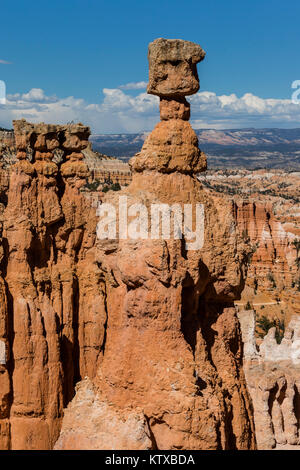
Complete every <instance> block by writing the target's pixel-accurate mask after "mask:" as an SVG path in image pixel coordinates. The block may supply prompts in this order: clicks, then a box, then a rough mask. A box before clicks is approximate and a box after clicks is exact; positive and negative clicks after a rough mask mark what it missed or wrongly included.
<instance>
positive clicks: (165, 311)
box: [56, 39, 255, 449]
mask: <svg viewBox="0 0 300 470" xmlns="http://www.w3.org/2000/svg"><path fill="white" fill-rule="evenodd" d="M203 58H204V52H203V50H202V49H201V47H200V46H198V45H197V44H193V43H190V42H187V41H182V40H167V39H157V40H156V41H154V42H153V43H151V44H150V45H149V66H150V73H149V86H148V92H149V93H154V94H156V95H158V96H159V97H160V112H161V122H160V123H159V124H157V125H156V127H155V129H154V130H153V132H152V133H151V134H150V135H149V136H148V138H147V139H146V141H145V143H144V145H143V148H142V150H141V152H140V153H139V154H137V155H136V156H135V157H134V158H133V159H132V160H131V162H130V166H131V169H132V171H133V180H132V183H131V184H130V186H129V187H127V188H126V189H123V190H122V191H121V192H118V193H113V192H109V193H107V195H106V197H105V199H104V201H103V202H107V203H110V204H113V205H114V206H115V207H116V208H117V207H118V205H119V201H120V199H119V197H120V196H126V197H127V204H128V207H129V206H132V205H133V204H140V203H142V204H143V205H144V206H146V207H147V208H148V213H150V212H149V211H150V210H151V204H154V203H160V204H168V205H172V204H178V205H179V206H180V207H183V205H184V204H190V205H192V206H193V208H195V206H196V204H197V203H198V204H203V205H204V213H205V225H204V227H205V231H204V245H203V247H202V248H199V249H194V250H192V249H191V250H190V249H187V245H186V242H187V241H188V240H187V235H185V237H184V238H183V239H174V237H171V238H170V239H163V238H158V239H151V237H148V238H146V239H131V238H130V237H127V238H126V236H125V237H124V236H123V237H121V238H118V236H117V237H116V240H99V241H98V243H97V252H98V255H97V256H98V263H99V265H100V266H101V269H102V272H103V277H104V279H105V303H106V309H107V324H106V330H105V341H104V343H103V347H102V358H101V359H100V363H99V367H98V371H97V374H96V376H95V378H94V380H92V381H91V380H88V379H86V380H84V381H82V382H81V383H79V384H78V385H77V393H76V395H75V397H74V399H73V400H72V402H71V403H70V404H69V406H68V408H67V409H66V410H65V413H64V421H63V426H62V432H61V435H60V438H59V440H58V442H57V443H56V448H57V449H74V448H78V449H252V448H254V447H255V438H254V431H253V420H252V411H251V408H250V405H249V397H248V393H247V390H246V385H245V379H244V374H243V370H242V357H241V354H242V349H241V337H240V331H239V325H238V320H237V317H236V312H235V309H234V307H233V300H234V299H236V298H238V296H239V295H240V292H241V290H242V289H243V282H244V276H245V267H246V255H247V251H246V248H245V245H244V244H243V242H242V240H241V239H240V238H239V235H238V233H237V231H236V220H235V212H234V206H233V204H228V203H227V202H226V201H224V200H223V199H222V198H221V197H220V198H216V199H214V198H213V197H212V196H211V195H210V194H209V193H208V192H206V191H205V190H204V189H203V187H202V185H201V184H200V182H199V181H198V179H197V174H198V173H199V172H201V171H203V170H205V168H206V157H205V155H204V154H203V153H202V152H201V151H200V150H199V148H198V141H197V137H196V134H195V133H194V131H193V130H192V128H191V126H190V124H189V122H188V119H189V115H190V106H189V104H188V102H187V101H186V99H185V96H188V95H190V94H193V93H195V92H197V90H198V89H199V81H198V75H197V69H196V64H197V63H198V62H199V61H201V60H202V59H203Z"/></svg>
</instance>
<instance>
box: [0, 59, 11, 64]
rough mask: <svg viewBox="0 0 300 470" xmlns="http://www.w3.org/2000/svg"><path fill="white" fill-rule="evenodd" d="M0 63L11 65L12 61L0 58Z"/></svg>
mask: <svg viewBox="0 0 300 470" xmlns="http://www.w3.org/2000/svg"><path fill="white" fill-rule="evenodd" d="M0 64H5V65H9V64H11V62H8V61H7V60H1V59H0Z"/></svg>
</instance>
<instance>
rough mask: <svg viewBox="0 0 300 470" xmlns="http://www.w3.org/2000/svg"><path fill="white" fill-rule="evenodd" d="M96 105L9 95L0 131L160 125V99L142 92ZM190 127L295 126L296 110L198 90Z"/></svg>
mask: <svg viewBox="0 0 300 470" xmlns="http://www.w3.org/2000/svg"><path fill="white" fill-rule="evenodd" d="M103 94H104V98H103V100H102V102H101V103H94V104H89V103H87V102H86V101H85V100H83V99H81V98H75V97H73V96H69V97H66V98H58V97H57V96H47V95H46V94H45V92H44V91H43V90H42V89H39V88H33V89H31V90H30V91H29V92H28V93H23V94H19V93H17V94H14V95H8V96H7V100H6V104H5V105H0V126H3V127H11V121H12V120H13V119H20V118H22V117H24V118H25V119H27V120H29V121H32V122H40V121H44V122H53V123H66V122H68V121H81V122H84V123H86V124H88V125H90V126H91V129H92V131H93V132H96V133H123V132H142V131H144V130H151V129H153V127H154V125H155V123H157V122H158V120H159V110H158V108H159V106H158V102H159V99H158V98H157V97H156V96H153V95H148V94H147V93H146V92H144V91H143V92H141V93H139V94H138V95H137V96H132V95H131V94H129V93H126V92H125V91H124V90H123V89H122V90H121V89H120V88H105V89H104V90H103ZM189 100H190V102H191V124H192V125H193V127H194V128H216V129H226V128H227V129H228V128H242V127H299V122H300V105H297V104H295V103H293V102H292V101H291V100H288V99H272V98H270V99H263V98H260V97H258V96H255V95H253V94H251V93H246V94H245V95H244V96H242V97H238V96H237V95H235V94H231V95H220V96H217V95H216V94H215V93H213V92H208V91H203V92H199V93H197V94H196V95H194V96H192V97H189Z"/></svg>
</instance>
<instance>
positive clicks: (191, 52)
mask: <svg viewBox="0 0 300 470" xmlns="http://www.w3.org/2000/svg"><path fill="white" fill-rule="evenodd" d="M204 57H205V52H204V51H203V49H202V48H201V47H200V46H199V45H198V44H195V43H193V42H190V41H184V40H182V39H163V38H159V39H155V41H153V42H151V43H150V44H149V49H148V60H149V84H148V88H147V91H148V93H150V94H152V95H158V96H160V97H162V98H164V97H176V96H177V97H178V96H181V97H182V96H188V95H193V94H194V93H197V91H198V90H199V78H198V72H197V63H198V62H201V60H203V59H204Z"/></svg>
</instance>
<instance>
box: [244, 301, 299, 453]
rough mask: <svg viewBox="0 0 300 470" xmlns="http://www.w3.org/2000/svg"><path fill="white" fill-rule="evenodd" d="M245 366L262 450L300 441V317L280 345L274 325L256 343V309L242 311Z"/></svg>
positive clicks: (291, 324) (287, 330)
mask: <svg viewBox="0 0 300 470" xmlns="http://www.w3.org/2000/svg"><path fill="white" fill-rule="evenodd" d="M238 315H239V319H240V322H241V329H242V336H243V342H244V369H245V374H246V380H247V385H248V388H249V391H250V394H251V398H252V402H253V408H254V420H255V433H256V439H257V445H258V448H259V449H272V448H274V447H275V446H277V445H283V444H289V445H297V444H299V443H300V436H299V431H300V425H299V423H300V320H299V317H296V316H295V317H294V318H293V319H292V321H291V322H290V324H289V327H288V328H287V329H286V331H285V335H284V338H283V339H282V341H281V343H280V344H277V342H276V339H275V328H271V329H270V330H269V332H268V334H267V335H266V336H265V337H264V340H263V342H262V343H261V345H260V347H257V346H256V342H255V312H254V311H251V310H245V311H241V312H239V314H238Z"/></svg>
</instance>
